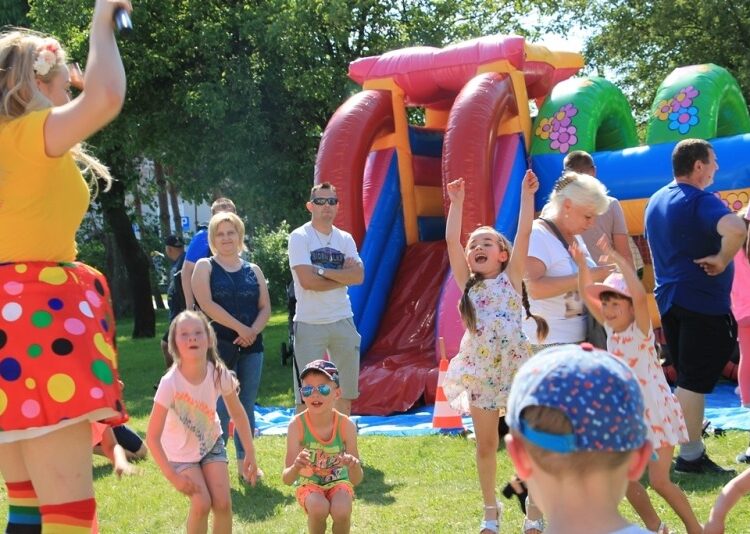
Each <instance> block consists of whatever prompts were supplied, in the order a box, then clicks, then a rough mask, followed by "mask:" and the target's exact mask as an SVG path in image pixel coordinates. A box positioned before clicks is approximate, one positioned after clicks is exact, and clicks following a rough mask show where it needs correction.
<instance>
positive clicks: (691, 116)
mask: <svg viewBox="0 0 750 534" xmlns="http://www.w3.org/2000/svg"><path fill="white" fill-rule="evenodd" d="M699 95H700V91H699V90H698V89H696V88H695V87H693V86H692V85H688V86H687V87H683V88H682V89H680V90H679V91H678V92H677V94H676V95H675V96H673V97H672V98H670V99H669V100H661V101H659V103H658V104H657V105H656V109H655V110H654V115H655V116H656V118H657V119H659V120H660V121H668V123H669V129H670V130H676V131H678V132H680V133H681V134H683V135H684V134H686V133H688V131H690V128H691V127H693V126H695V125H696V124H698V123H699V122H700V118H699V117H698V108H697V107H696V106H694V105H693V102H694V101H695V100H696V98H697V97H698V96H699Z"/></svg>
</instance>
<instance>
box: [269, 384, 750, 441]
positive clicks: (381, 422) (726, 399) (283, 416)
mask: <svg viewBox="0 0 750 534" xmlns="http://www.w3.org/2000/svg"><path fill="white" fill-rule="evenodd" d="M735 387H736V386H735V385H734V384H731V383H728V382H726V383H724V382H722V383H721V384H719V385H718V386H716V389H714V392H713V393H711V394H710V395H708V396H707V397H706V419H708V420H709V421H711V425H712V426H713V427H714V428H720V429H722V430H730V429H731V430H750V410H747V409H744V408H742V407H741V406H740V399H739V397H738V396H737V394H736V393H735ZM432 409H433V407H432V406H422V407H420V408H415V409H414V410H411V411H409V412H406V413H402V414H396V415H390V416H388V417H380V416H369V415H355V416H353V417H352V419H353V420H354V421H355V422H356V423H357V426H358V427H359V434H360V435H362V436H366V435H382V436H402V437H403V436H426V435H429V434H441V433H442V434H446V433H447V434H457V433H460V432H461V429H455V430H447V431H446V430H439V429H435V428H432ZM293 416H294V409H293V408H268V407H262V406H256V407H255V424H256V426H257V427H258V430H259V431H260V433H261V435H263V436H282V435H285V434H286V431H287V427H288V426H289V421H291V419H292V417H293ZM462 422H463V425H464V428H465V429H466V430H469V431H471V430H472V429H473V425H472V423H471V417H468V416H467V417H463V418H462Z"/></svg>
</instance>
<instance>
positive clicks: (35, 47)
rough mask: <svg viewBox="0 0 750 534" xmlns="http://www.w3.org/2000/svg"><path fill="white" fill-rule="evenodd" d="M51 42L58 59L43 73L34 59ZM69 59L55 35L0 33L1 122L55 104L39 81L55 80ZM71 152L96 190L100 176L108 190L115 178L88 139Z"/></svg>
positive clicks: (24, 31)
mask: <svg viewBox="0 0 750 534" xmlns="http://www.w3.org/2000/svg"><path fill="white" fill-rule="evenodd" d="M50 44H54V45H56V47H55V48H56V50H55V52H54V53H55V58H56V62H55V64H54V66H52V67H51V68H50V69H49V71H48V72H47V73H46V74H45V75H43V76H42V75H40V74H38V73H37V72H35V71H34V63H35V62H36V61H37V59H38V56H39V53H40V52H41V51H42V50H43V49H44V48H45V47H47V46H49V45H50ZM66 59H67V58H66V54H65V51H64V50H63V48H62V47H61V46H60V43H59V42H58V41H57V40H55V39H53V38H51V37H47V36H44V35H42V34H39V33H36V32H32V31H30V30H25V29H13V30H11V31H6V32H2V33H0V124H2V123H3V122H7V121H11V120H13V119H17V118H19V117H23V116H24V115H26V114H28V113H31V112H33V111H39V110H43V109H47V108H51V107H53V104H52V102H50V100H49V99H48V98H47V97H46V96H44V94H43V93H42V92H41V91H40V90H39V88H38V87H37V84H36V82H37V80H39V81H42V82H44V83H49V82H51V81H52V80H53V79H54V78H55V76H57V75H58V74H59V73H60V71H61V70H62V69H63V68H64V67H65V63H66ZM70 152H71V154H72V155H73V159H74V160H75V162H76V163H77V164H78V166H79V167H80V169H81V172H82V173H84V174H88V175H89V187H90V188H91V190H92V191H94V192H96V191H97V190H98V182H97V179H99V178H101V179H102V180H103V181H104V182H105V184H106V186H105V188H104V190H105V191H106V190H108V189H109V188H110V186H111V184H112V180H113V178H112V175H111V174H110V173H109V169H108V168H107V167H106V166H105V165H104V164H103V163H102V162H101V161H99V160H98V159H96V158H95V157H94V156H92V155H91V154H89V152H88V150H87V149H86V147H85V145H84V143H79V144H77V145H76V146H74V147H73V148H72V149H71V150H70Z"/></svg>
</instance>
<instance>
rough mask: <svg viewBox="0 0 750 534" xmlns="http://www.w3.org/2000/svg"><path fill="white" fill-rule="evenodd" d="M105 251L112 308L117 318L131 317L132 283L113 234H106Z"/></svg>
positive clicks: (106, 272) (105, 269)
mask: <svg viewBox="0 0 750 534" xmlns="http://www.w3.org/2000/svg"><path fill="white" fill-rule="evenodd" d="M105 225H106V222H105ZM104 250H105V253H106V262H107V263H106V266H105V268H104V271H105V274H106V275H107V281H108V282H109V290H110V292H111V294H112V308H113V309H114V312H115V317H130V316H131V315H133V296H132V295H131V294H130V281H129V280H128V272H127V271H126V270H125V265H124V264H123V261H122V258H121V254H120V250H119V249H118V248H117V243H116V242H115V236H114V235H113V234H112V232H109V231H107V232H104Z"/></svg>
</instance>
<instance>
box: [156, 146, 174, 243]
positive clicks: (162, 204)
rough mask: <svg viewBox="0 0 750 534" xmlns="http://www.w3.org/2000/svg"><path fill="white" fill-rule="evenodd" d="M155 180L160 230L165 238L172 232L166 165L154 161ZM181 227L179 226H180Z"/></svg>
mask: <svg viewBox="0 0 750 534" xmlns="http://www.w3.org/2000/svg"><path fill="white" fill-rule="evenodd" d="M154 182H155V183H156V198H157V200H158V203H159V230H160V231H161V236H160V237H161V238H162V239H164V238H165V237H167V236H168V235H170V234H171V233H172V229H171V228H170V227H169V199H168V198H167V180H166V179H165V178H164V167H163V166H162V164H161V163H159V162H158V161H157V162H154ZM178 228H179V226H178Z"/></svg>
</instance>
